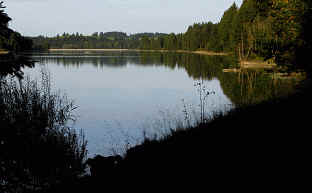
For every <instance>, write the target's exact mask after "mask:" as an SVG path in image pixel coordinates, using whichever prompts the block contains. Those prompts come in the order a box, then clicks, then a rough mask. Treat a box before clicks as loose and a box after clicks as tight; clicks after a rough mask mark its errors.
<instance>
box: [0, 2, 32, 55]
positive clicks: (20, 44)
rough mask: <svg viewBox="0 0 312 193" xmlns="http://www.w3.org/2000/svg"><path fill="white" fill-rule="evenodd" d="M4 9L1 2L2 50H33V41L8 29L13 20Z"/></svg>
mask: <svg viewBox="0 0 312 193" xmlns="http://www.w3.org/2000/svg"><path fill="white" fill-rule="evenodd" d="M4 8H5V7H4V6H3V2H0V50H1V49H6V50H10V51H14V52H19V51H24V50H30V49H32V40H31V39H29V38H25V37H23V36H22V35H21V34H19V33H18V32H15V31H13V30H11V29H10V28H9V27H8V25H9V21H11V18H10V17H9V16H8V15H7V14H6V13H5V12H4V10H3V9H4Z"/></svg>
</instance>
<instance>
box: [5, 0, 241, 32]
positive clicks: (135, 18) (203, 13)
mask: <svg viewBox="0 0 312 193" xmlns="http://www.w3.org/2000/svg"><path fill="white" fill-rule="evenodd" d="M3 1H4V4H5V6H6V7H7V8H6V12H7V13H8V15H9V16H10V17H11V18H12V19H13V20H12V21H11V22H10V27H11V28H12V29H14V30H16V31H18V32H20V33H22V34H23V35H25V36H37V35H44V36H55V35H56V34H58V33H59V34H62V33H63V32H67V33H76V32H79V33H82V34H86V35H87V34H92V33H93V32H108V31H122V32H126V33H128V34H133V33H141V32H162V33H171V32H173V33H181V32H185V31H186V30H187V27H188V26H189V25H192V24H193V23H195V22H197V23H198V22H208V21H212V22H214V23H215V22H218V21H220V19H221V17H222V15H223V13H224V11H225V10H226V9H228V8H229V7H230V6H231V5H232V4H233V3H234V1H235V2H236V3H237V5H238V6H240V5H241V3H242V0H3Z"/></svg>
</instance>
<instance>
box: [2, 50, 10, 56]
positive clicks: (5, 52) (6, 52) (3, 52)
mask: <svg viewBox="0 0 312 193" xmlns="http://www.w3.org/2000/svg"><path fill="white" fill-rule="evenodd" d="M8 53H9V52H8V51H4V50H0V54H1V55H4V54H8Z"/></svg>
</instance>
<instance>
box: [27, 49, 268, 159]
mask: <svg viewBox="0 0 312 193" xmlns="http://www.w3.org/2000/svg"><path fill="white" fill-rule="evenodd" d="M31 57H32V58H34V59H35V60H37V61H38V62H37V64H36V66H35V68H31V69H26V70H25V74H28V75H30V76H32V77H38V78H39V77H40V71H41V69H42V68H45V69H48V71H49V72H50V74H51V78H52V84H53V87H54V89H57V90H58V89H59V90H61V91H62V92H63V93H66V94H67V95H68V97H69V98H71V99H73V100H74V102H75V104H76V105H77V106H78V107H79V108H78V109H77V110H76V111H75V114H76V115H77V121H76V122H75V125H74V127H75V128H77V129H80V128H81V129H83V130H84V132H85V134H86V137H87V140H88V150H89V156H93V155H94V154H104V155H110V154H113V153H123V152H124V150H125V148H127V147H129V146H131V145H135V144H137V143H140V142H141V141H142V140H143V139H144V137H145V136H154V135H155V136H156V135H163V134H165V133H166V132H168V131H169V129H174V128H176V125H177V123H178V124H179V125H181V124H182V125H183V124H186V122H185V121H184V120H185V117H186V116H185V113H183V111H184V110H185V107H186V109H187V111H188V114H189V115H190V114H191V115H192V118H193V119H194V118H199V117H200V116H199V111H200V108H199V106H198V105H199V104H200V95H199V93H198V92H197V91H198V90H197V89H198V88H197V87H195V86H194V84H195V83H197V82H199V81H200V82H201V81H203V83H204V85H205V88H206V90H207V91H213V92H214V94H211V95H209V96H208V97H207V100H206V104H205V109H206V110H205V113H206V114H207V115H208V116H209V115H211V114H213V113H215V112H226V111H228V110H229V109H230V108H232V107H233V106H235V104H237V103H240V102H242V101H244V102H247V101H248V102H250V101H249V100H255V101H257V100H258V98H260V99H259V101H261V100H264V99H266V98H269V97H270V96H271V95H272V91H271V89H270V88H271V87H272V85H270V82H269V81H267V80H268V79H263V78H262V79H259V80H265V81H267V82H268V83H267V82H265V81H262V83H261V84H258V83H255V86H254V87H253V90H252V91H249V90H250V88H249V87H248V88H247V87H246V88H245V87H244V86H241V85H244V84H242V83H243V82H244V76H245V75H236V74H233V73H223V71H222V69H223V68H225V67H228V66H231V65H235V61H233V60H232V59H231V58H227V57H224V56H200V55H193V54H173V53H163V54H161V53H139V52H87V53H86V52H53V53H32V54H31ZM238 76H241V77H238ZM253 76H255V77H258V76H259V75H258V74H257V73H255V74H253ZM257 81H258V79H257ZM257 81H256V82H257ZM257 84H258V85H257ZM249 85H250V84H249ZM262 87H263V88H262ZM264 90H266V92H264ZM268 90H270V91H268ZM248 92H249V93H248ZM257 93H261V96H257V97H254V96H253V94H255V96H256V95H258V94H257ZM255 98H256V99H257V100H256V99H255ZM253 102H254V101H253ZM193 119H192V120H193Z"/></svg>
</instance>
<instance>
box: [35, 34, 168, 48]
mask: <svg viewBox="0 0 312 193" xmlns="http://www.w3.org/2000/svg"><path fill="white" fill-rule="evenodd" d="M166 35H167V34H163V33H137V34H132V35H127V34H126V33H123V32H106V33H104V32H100V33H99V32H95V33H93V34H92V35H90V36H87V35H83V34H80V33H78V32H77V33H73V34H69V33H63V34H62V35H59V34H58V35H57V36H56V37H51V38H48V37H44V36H38V37H34V38H32V39H33V41H34V49H36V50H42V49H50V48H52V49H53V48H54V49H112V48H114V49H137V48H144V47H143V45H142V44H141V40H142V39H144V38H147V39H148V40H153V39H154V40H157V39H159V38H161V37H165V36H166ZM160 48H161V47H160V46H159V49H160Z"/></svg>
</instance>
